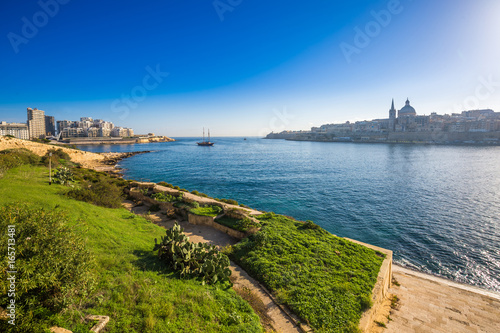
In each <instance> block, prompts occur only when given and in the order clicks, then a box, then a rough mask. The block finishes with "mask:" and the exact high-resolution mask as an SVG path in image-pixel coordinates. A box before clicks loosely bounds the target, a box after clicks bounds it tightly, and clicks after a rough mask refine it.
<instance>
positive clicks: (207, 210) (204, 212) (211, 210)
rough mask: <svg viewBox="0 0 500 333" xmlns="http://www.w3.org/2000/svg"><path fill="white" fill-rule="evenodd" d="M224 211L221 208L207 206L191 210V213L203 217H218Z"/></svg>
mask: <svg viewBox="0 0 500 333" xmlns="http://www.w3.org/2000/svg"><path fill="white" fill-rule="evenodd" d="M221 211H222V208H220V207H219V206H206V207H198V208H192V209H190V210H189V212H190V213H193V214H196V215H201V216H212V217H216V216H217V215H219V214H220V213H221Z"/></svg>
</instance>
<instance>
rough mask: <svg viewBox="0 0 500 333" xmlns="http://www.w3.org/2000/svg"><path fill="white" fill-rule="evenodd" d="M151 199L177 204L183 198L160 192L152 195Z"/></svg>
mask: <svg viewBox="0 0 500 333" xmlns="http://www.w3.org/2000/svg"><path fill="white" fill-rule="evenodd" d="M151 198H153V199H155V200H157V201H162V202H175V201H179V200H182V196H177V197H176V196H173V195H170V194H168V193H163V192H158V193H154V194H152V195H151Z"/></svg>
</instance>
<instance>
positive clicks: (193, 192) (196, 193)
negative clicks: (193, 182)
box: [191, 190, 200, 195]
mask: <svg viewBox="0 0 500 333" xmlns="http://www.w3.org/2000/svg"><path fill="white" fill-rule="evenodd" d="M191 194H194V195H199V194H200V192H198V191H196V190H194V191H191Z"/></svg>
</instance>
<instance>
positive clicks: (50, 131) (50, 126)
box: [45, 116, 56, 136]
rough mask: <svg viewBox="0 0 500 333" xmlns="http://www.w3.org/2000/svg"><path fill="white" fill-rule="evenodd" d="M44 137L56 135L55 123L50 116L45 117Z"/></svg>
mask: <svg viewBox="0 0 500 333" xmlns="http://www.w3.org/2000/svg"><path fill="white" fill-rule="evenodd" d="M45 135H47V136H52V135H56V123H55V119H54V117H52V116H45Z"/></svg>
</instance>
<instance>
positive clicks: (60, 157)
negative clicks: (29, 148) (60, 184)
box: [42, 148, 72, 168]
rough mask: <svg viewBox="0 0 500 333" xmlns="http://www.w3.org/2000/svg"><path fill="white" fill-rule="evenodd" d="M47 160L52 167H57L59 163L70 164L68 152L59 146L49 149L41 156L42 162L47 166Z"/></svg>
mask: <svg viewBox="0 0 500 333" xmlns="http://www.w3.org/2000/svg"><path fill="white" fill-rule="evenodd" d="M49 153H52V156H49ZM49 160H50V162H51V164H52V167H54V168H55V167H57V166H59V165H60V164H63V165H71V164H72V163H70V162H71V158H70V157H69V155H68V153H66V152H65V151H64V150H62V149H61V148H59V149H55V148H52V149H49V150H48V151H47V153H46V154H45V155H44V156H43V157H42V163H43V165H45V166H49Z"/></svg>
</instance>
